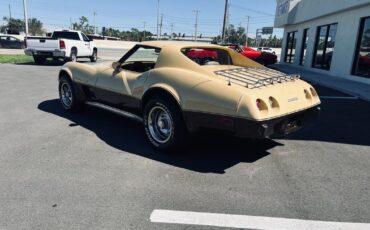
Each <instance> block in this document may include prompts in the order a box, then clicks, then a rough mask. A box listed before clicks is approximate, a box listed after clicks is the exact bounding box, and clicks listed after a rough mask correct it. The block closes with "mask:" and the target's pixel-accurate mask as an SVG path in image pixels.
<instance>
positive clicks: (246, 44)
mask: <svg viewBox="0 0 370 230" xmlns="http://www.w3.org/2000/svg"><path fill="white" fill-rule="evenodd" d="M249 18H250V17H249V16H247V33H246V41H245V46H247V47H248V30H249Z"/></svg>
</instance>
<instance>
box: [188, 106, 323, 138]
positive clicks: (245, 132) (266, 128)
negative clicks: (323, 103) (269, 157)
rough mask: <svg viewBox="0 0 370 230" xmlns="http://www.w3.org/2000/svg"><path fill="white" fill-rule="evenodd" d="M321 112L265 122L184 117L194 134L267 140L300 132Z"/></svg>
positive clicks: (190, 114)
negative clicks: (218, 133) (211, 131)
mask: <svg viewBox="0 0 370 230" xmlns="http://www.w3.org/2000/svg"><path fill="white" fill-rule="evenodd" d="M320 110H321V109H320V107H319V106H315V107H312V108H310V109H307V110H303V111H300V112H297V113H293V114H289V115H286V116H283V117H278V118H274V119H270V120H265V121H254V120H249V119H245V118H236V117H230V116H222V115H215V114H206V113H198V112H185V113H184V115H185V121H186V124H187V127H188V129H189V131H192V132H194V131H197V130H198V129H202V128H207V129H214V130H221V131H226V132H228V133H231V134H233V135H235V136H238V137H246V138H266V137H270V136H274V135H277V136H282V135H287V134H289V133H292V132H295V131H297V130H299V129H300V128H302V126H304V125H306V124H307V123H309V122H310V121H312V120H314V119H315V118H317V117H318V116H319V114H320Z"/></svg>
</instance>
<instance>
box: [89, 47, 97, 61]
mask: <svg viewBox="0 0 370 230" xmlns="http://www.w3.org/2000/svg"><path fill="white" fill-rule="evenodd" d="M97 60H98V51H97V50H96V49H94V51H93V54H92V55H91V57H90V61H91V62H96V61H97Z"/></svg>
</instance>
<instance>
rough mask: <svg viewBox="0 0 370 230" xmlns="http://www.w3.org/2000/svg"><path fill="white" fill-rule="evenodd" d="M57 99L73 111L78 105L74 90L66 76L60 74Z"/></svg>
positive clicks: (66, 108)
mask: <svg viewBox="0 0 370 230" xmlns="http://www.w3.org/2000/svg"><path fill="white" fill-rule="evenodd" d="M59 100H60V103H61V104H62V106H63V108H64V109H65V110H67V111H75V110H76V109H77V108H78V107H79V103H78V101H77V98H76V91H75V89H74V87H73V84H72V81H71V80H70V79H69V78H68V77H67V76H62V77H60V79H59Z"/></svg>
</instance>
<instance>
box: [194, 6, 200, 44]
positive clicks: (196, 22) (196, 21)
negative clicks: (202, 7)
mask: <svg viewBox="0 0 370 230" xmlns="http://www.w3.org/2000/svg"><path fill="white" fill-rule="evenodd" d="M193 12H194V13H195V25H194V27H195V33H194V36H195V39H194V40H195V41H197V33H198V14H199V12H200V11H199V10H193Z"/></svg>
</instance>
